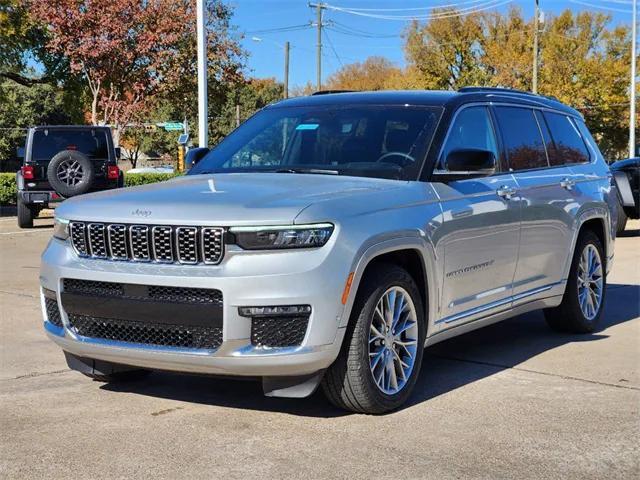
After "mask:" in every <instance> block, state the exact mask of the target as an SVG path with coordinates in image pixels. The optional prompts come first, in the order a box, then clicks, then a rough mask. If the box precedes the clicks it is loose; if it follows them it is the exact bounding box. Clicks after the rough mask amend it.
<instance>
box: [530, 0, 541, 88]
mask: <svg viewBox="0 0 640 480" xmlns="http://www.w3.org/2000/svg"><path fill="white" fill-rule="evenodd" d="M535 1H536V8H535V13H534V16H533V82H532V85H531V91H532V92H533V93H538V30H539V25H538V22H539V20H540V0H535Z"/></svg>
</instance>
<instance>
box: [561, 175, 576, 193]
mask: <svg viewBox="0 0 640 480" xmlns="http://www.w3.org/2000/svg"><path fill="white" fill-rule="evenodd" d="M575 185H576V182H575V181H573V180H571V179H570V178H568V177H567V178H563V179H562V181H561V182H560V186H561V187H562V188H566V189H567V190H571V189H572V188H573V187H575Z"/></svg>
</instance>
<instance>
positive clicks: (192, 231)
mask: <svg viewBox="0 0 640 480" xmlns="http://www.w3.org/2000/svg"><path fill="white" fill-rule="evenodd" d="M176 245H177V247H178V261H179V262H180V263H187V264H196V263H198V227H178V228H176Z"/></svg>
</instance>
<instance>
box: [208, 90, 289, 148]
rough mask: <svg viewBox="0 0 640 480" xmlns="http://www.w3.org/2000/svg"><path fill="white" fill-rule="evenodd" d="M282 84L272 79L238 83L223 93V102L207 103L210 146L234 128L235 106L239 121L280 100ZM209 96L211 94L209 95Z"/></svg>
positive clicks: (220, 94)
mask: <svg viewBox="0 0 640 480" xmlns="http://www.w3.org/2000/svg"><path fill="white" fill-rule="evenodd" d="M282 89H283V85H282V83H279V82H276V80H275V79H274V78H260V79H257V78H251V79H248V80H245V81H243V82H240V83H238V84H236V85H234V86H233V87H232V88H230V89H229V90H228V91H226V92H224V93H218V94H217V95H219V96H224V101H222V102H220V103H213V104H212V103H211V102H210V103H209V118H210V120H211V121H210V125H209V137H210V143H211V145H215V144H216V143H218V142H219V141H220V140H222V138H224V136H225V135H227V134H229V132H231V131H232V130H233V129H234V128H236V106H239V107H240V121H241V122H242V121H244V120H246V119H247V118H249V117H250V116H251V115H253V114H254V113H255V112H256V111H258V110H260V109H261V108H263V107H265V106H267V105H268V104H270V103H273V102H275V101H278V100H280V99H282V96H283V95H282V91H283V90H282ZM210 95H211V93H210Z"/></svg>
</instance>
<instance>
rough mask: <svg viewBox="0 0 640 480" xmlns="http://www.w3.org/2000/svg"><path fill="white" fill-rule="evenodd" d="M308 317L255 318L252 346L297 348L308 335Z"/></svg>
mask: <svg viewBox="0 0 640 480" xmlns="http://www.w3.org/2000/svg"><path fill="white" fill-rule="evenodd" d="M308 323H309V317H308V316H302V317H254V318H252V320H251V344H252V345H254V346H256V347H296V346H298V345H301V344H302V341H303V340H304V336H305V334H306V333H307V324H308Z"/></svg>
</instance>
